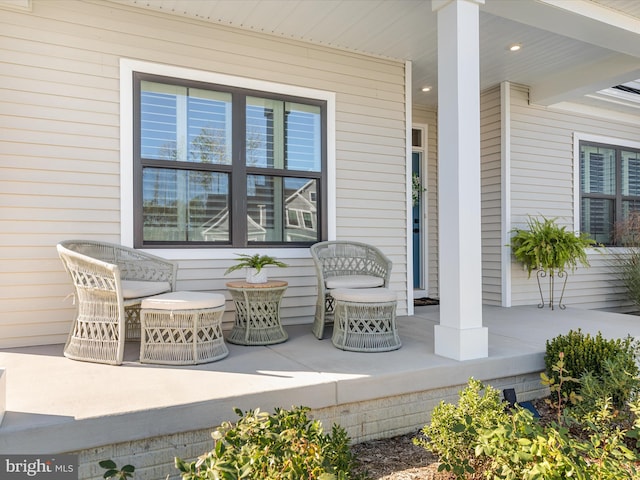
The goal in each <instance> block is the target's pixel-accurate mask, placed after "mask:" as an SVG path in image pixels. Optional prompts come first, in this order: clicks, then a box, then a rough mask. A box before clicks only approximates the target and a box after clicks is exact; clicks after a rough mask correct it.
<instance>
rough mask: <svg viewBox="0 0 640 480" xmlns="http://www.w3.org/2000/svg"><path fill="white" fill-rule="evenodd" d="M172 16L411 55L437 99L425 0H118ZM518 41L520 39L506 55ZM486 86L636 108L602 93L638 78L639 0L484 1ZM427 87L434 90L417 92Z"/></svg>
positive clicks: (420, 95) (554, 99)
mask: <svg viewBox="0 0 640 480" xmlns="http://www.w3.org/2000/svg"><path fill="white" fill-rule="evenodd" d="M112 1H114V2H117V3H120V4H125V5H131V6H134V7H140V8H147V9H151V10H156V11H161V12H165V13H169V14H173V15H182V16H186V17H190V18H195V19H199V20H202V21H207V22H214V23H218V24H222V25H227V26H233V27H238V28H244V29H248V30H251V31H256V32H262V33H268V34H273V35H278V36H282V37H286V38H292V39H297V40H303V41H308V42H313V43H317V44H321V45H326V46H330V47H335V48H341V49H346V50H350V51H356V52H363V53H367V54H371V55H376V56H381V57H388V58H394V59H401V60H411V62H412V65H413V68H412V77H413V78H412V80H413V98H414V102H415V103H419V104H424V105H427V106H432V107H434V106H436V104H437V96H438V95H437V67H438V64H437V44H436V41H437V30H436V14H435V13H434V12H432V8H431V2H430V1H427V0H393V1H389V0H207V1H203V0H112ZM513 43H519V44H521V45H522V49H521V50H520V51H519V52H515V53H513V52H510V51H509V49H508V46H509V45H511V44H513ZM480 68H481V72H480V80H481V88H483V89H484V88H487V87H490V86H493V85H496V84H498V83H500V82H502V81H505V80H506V81H510V82H514V83H520V84H524V85H529V86H530V87H531V101H532V103H538V104H542V105H553V104H557V103H560V102H573V103H581V104H585V105H590V106H592V107H593V106H595V107H604V108H608V109H615V110H618V111H621V112H626V113H634V114H637V113H638V112H640V102H639V101H636V100H634V97H633V95H632V96H630V97H629V96H627V98H616V97H612V96H611V95H607V94H605V93H603V92H602V90H604V89H607V88H609V87H612V86H614V85H617V84H621V83H626V82H631V81H634V80H636V79H638V78H640V2H638V1H637V0H518V1H512V0H486V1H485V4H484V5H481V7H480ZM423 86H431V87H432V90H431V91H430V92H429V93H424V92H422V91H421V88H422V87H423Z"/></svg>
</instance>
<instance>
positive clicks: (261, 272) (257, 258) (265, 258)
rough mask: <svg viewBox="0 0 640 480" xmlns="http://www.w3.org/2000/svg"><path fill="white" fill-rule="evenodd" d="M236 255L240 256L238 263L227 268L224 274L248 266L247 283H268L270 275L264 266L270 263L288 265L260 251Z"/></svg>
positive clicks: (280, 265)
mask: <svg viewBox="0 0 640 480" xmlns="http://www.w3.org/2000/svg"><path fill="white" fill-rule="evenodd" d="M236 255H238V257H240V258H239V259H238V261H237V263H236V264H235V265H232V266H230V267H229V268H227V271H226V272H224V274H225V275H227V274H229V273H231V272H235V271H236V270H240V269H242V268H246V269H247V277H246V280H247V283H266V282H267V281H268V276H267V271H266V269H265V268H264V267H267V266H269V265H274V266H276V267H280V268H283V267H287V266H288V265H287V264H286V263H283V262H281V261H279V260H276V259H275V258H274V257H271V256H269V255H260V254H259V253H256V254H254V255H250V254H248V253H237V254H236Z"/></svg>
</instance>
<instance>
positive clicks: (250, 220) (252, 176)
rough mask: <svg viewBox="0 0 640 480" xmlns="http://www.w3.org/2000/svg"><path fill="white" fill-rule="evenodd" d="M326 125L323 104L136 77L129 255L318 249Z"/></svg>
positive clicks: (323, 220) (323, 223) (322, 216)
mask: <svg viewBox="0 0 640 480" xmlns="http://www.w3.org/2000/svg"><path fill="white" fill-rule="evenodd" d="M326 116H327V115H326V102H325V101H321V100H314V99H305V98H298V97H289V96H286V95H276V94H270V93H268V92H257V91H252V90H243V89H238V88H232V87H229V86H221V85H212V84H206V83H201V82H194V81H182V80H177V79H173V78H167V77H158V76H153V75H148V74H135V75H134V204H135V212H134V221H135V230H134V241H135V246H136V247H152V246H163V247H167V246H170V247H174V246H177V247H180V246H227V247H228V246H232V247H248V246H252V245H264V246H269V245H272V246H296V245H300V246H308V245H309V244H311V243H315V242H317V241H319V240H321V239H322V238H323V235H324V234H325V229H326V215H325V214H324V211H325V208H324V205H323V204H322V201H323V199H326V153H325V152H326ZM325 201H326V200H325Z"/></svg>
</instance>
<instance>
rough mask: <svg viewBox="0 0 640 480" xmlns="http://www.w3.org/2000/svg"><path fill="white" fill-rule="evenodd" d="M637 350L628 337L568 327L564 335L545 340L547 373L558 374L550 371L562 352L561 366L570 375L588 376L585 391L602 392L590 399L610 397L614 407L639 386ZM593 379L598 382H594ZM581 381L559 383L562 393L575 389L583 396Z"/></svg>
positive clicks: (552, 375)
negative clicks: (568, 329)
mask: <svg viewBox="0 0 640 480" xmlns="http://www.w3.org/2000/svg"><path fill="white" fill-rule="evenodd" d="M637 352H638V343H637V342H635V341H634V340H633V338H632V337H630V336H628V337H627V338H625V339H605V338H603V337H602V334H601V333H600V332H598V334H597V335H596V336H595V337H592V336H591V335H589V334H586V335H585V334H584V333H582V331H581V330H580V329H578V330H577V331H574V330H570V331H569V333H567V334H566V335H559V336H557V337H555V338H554V339H552V340H547V343H546V354H545V367H546V373H547V375H548V376H549V378H552V379H553V380H555V381H556V382H557V381H558V373H557V372H554V371H553V365H554V364H555V363H556V362H557V360H558V358H559V356H560V353H563V354H564V367H565V369H566V370H567V372H568V374H569V375H571V376H573V377H576V378H579V379H581V378H582V377H583V376H584V375H588V377H587V378H588V380H587V381H589V382H590V383H589V385H590V390H589V392H586V393H591V392H596V391H600V392H601V393H603V394H604V395H600V394H598V396H597V397H595V398H593V397H592V398H593V400H595V399H596V398H602V397H603V396H605V397H611V399H612V401H613V404H614V406H616V407H618V408H620V407H622V406H623V405H625V404H626V403H627V402H628V401H629V400H630V398H631V394H632V392H633V391H634V390H636V389H637V388H638V378H637V377H638V373H639V372H638V366H637V364H636V355H637ZM611 362H613V365H612V363H611ZM596 381H597V382H599V385H596ZM583 384H584V382H583V381H582V380H581V381H580V382H565V383H564V384H563V386H562V388H563V393H566V394H570V393H571V392H574V393H577V394H579V395H581V396H583V397H584V395H583V393H584V392H583V391H582V390H583V388H582V387H583ZM591 404H592V405H593V402H591Z"/></svg>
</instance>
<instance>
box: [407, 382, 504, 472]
mask: <svg viewBox="0 0 640 480" xmlns="http://www.w3.org/2000/svg"><path fill="white" fill-rule="evenodd" d="M483 390H484V392H482V391H483ZM507 421H508V414H507V413H506V412H505V404H504V403H503V401H502V400H501V397H500V392H499V391H498V390H496V389H495V388H493V387H491V386H486V387H485V386H484V385H483V384H482V383H481V382H479V381H478V380H475V379H473V378H471V379H470V380H469V383H468V386H467V387H466V388H465V389H464V390H462V391H461V392H460V394H459V401H458V405H457V406H456V405H452V404H450V403H445V402H444V401H443V402H440V404H439V405H438V406H436V407H435V408H434V410H433V412H432V413H431V423H430V424H429V425H426V426H425V427H424V428H423V429H422V433H423V434H424V435H425V437H426V438H415V439H414V440H413V443H414V444H415V445H418V446H421V447H423V448H425V449H427V450H429V451H430V452H432V453H434V454H435V455H437V456H438V457H439V459H440V462H441V464H440V467H439V469H440V471H442V470H446V471H448V472H451V473H453V474H454V475H455V477H456V478H458V479H462V478H465V475H466V474H470V473H473V472H476V471H482V470H483V466H482V464H483V463H484V462H485V460H486V459H483V458H480V457H476V455H475V454H474V451H475V447H476V442H477V439H478V435H479V433H478V432H480V431H483V430H485V429H493V428H495V427H496V426H497V425H500V424H503V423H505V422H507Z"/></svg>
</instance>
